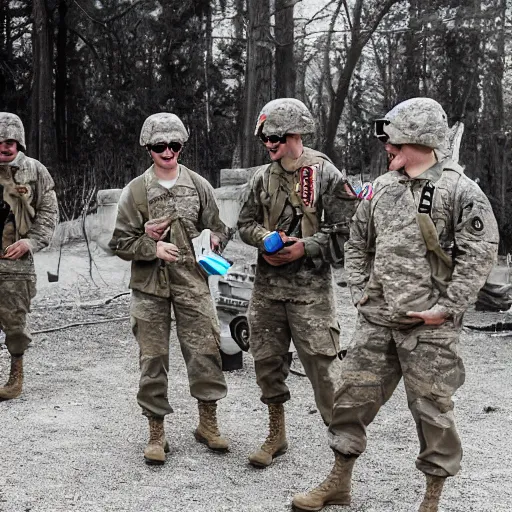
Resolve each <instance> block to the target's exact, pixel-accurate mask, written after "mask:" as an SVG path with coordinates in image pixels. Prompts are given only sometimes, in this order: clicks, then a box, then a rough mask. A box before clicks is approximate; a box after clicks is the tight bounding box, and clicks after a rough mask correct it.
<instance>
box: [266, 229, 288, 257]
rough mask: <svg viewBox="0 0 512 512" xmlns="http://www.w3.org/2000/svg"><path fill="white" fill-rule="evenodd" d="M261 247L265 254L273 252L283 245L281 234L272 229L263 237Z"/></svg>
mask: <svg viewBox="0 0 512 512" xmlns="http://www.w3.org/2000/svg"><path fill="white" fill-rule="evenodd" d="M263 247H265V252H266V253H267V254H274V253H276V252H277V251H280V250H281V249H282V248H283V247H284V242H283V240H282V238H281V235H280V234H279V232H277V231H272V233H269V234H268V235H267V236H266V237H265V238H264V239H263Z"/></svg>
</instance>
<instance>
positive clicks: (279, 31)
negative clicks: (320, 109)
mask: <svg viewBox="0 0 512 512" xmlns="http://www.w3.org/2000/svg"><path fill="white" fill-rule="evenodd" d="M295 3H296V0H292V1H290V0H276V14H275V18H276V21H275V41H276V59H275V61H276V96H277V97H278V98H291V97H294V96H295V79H296V71H295V69H296V68H295V59H294V34H293V32H294V27H295V23H294V18H293V7H294V5H295Z"/></svg>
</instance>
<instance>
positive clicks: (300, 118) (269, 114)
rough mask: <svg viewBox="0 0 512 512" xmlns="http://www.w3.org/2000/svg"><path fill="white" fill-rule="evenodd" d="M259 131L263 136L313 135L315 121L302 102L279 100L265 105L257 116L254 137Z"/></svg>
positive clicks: (290, 99) (288, 99) (292, 99)
mask: <svg viewBox="0 0 512 512" xmlns="http://www.w3.org/2000/svg"><path fill="white" fill-rule="evenodd" d="M260 130H261V131H262V132H263V133H264V134H265V135H279V136H283V135H284V134H286V133H299V134H305V133H313V132H314V131H315V121H314V119H313V116H312V115H311V112H310V111H309V110H308V108H307V107H306V105H304V103H302V101H299V100H296V99H295V98H279V99H277V100H273V101H270V102H269V103H267V104H266V105H265V106H264V107H263V108H262V109H261V112H260V115H259V116H258V122H257V123H256V130H255V132H254V135H258V134H259V133H260Z"/></svg>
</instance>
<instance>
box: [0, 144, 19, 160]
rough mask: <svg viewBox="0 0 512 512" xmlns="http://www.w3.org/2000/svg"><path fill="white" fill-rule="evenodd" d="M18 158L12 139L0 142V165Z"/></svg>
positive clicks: (16, 146)
mask: <svg viewBox="0 0 512 512" xmlns="http://www.w3.org/2000/svg"><path fill="white" fill-rule="evenodd" d="M17 156H18V144H17V142H16V141H15V140H13V139H7V140H3V141H1V142H0V163H4V164H5V163H9V162H12V161H13V160H14V159H15V158H16V157H17Z"/></svg>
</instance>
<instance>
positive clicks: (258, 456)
mask: <svg viewBox="0 0 512 512" xmlns="http://www.w3.org/2000/svg"><path fill="white" fill-rule="evenodd" d="M268 416H269V425H268V436H267V439H265V442H264V443H263V445H262V446H261V448H260V449H259V450H258V451H256V452H254V453H251V455H249V462H250V463H251V464H252V465H253V466H254V467H257V468H266V467H267V466H270V464H272V460H273V459H274V457H278V456H279V455H282V454H283V453H286V450H288V441H287V440H286V431H285V424H284V405H283V404H268Z"/></svg>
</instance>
